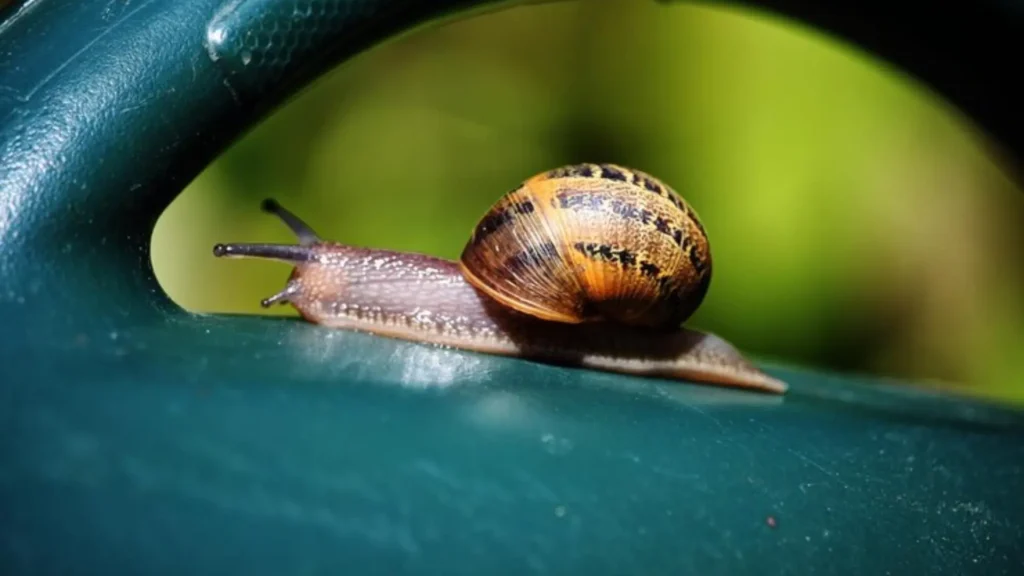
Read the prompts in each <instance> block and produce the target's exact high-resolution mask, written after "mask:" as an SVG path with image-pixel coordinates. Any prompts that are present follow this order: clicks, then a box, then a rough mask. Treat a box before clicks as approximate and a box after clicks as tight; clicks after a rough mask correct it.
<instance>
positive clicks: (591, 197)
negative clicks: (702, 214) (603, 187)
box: [551, 189, 707, 273]
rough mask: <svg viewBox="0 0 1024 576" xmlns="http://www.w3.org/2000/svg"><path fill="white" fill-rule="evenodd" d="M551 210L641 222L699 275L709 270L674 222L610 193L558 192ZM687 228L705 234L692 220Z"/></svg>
mask: <svg viewBox="0 0 1024 576" xmlns="http://www.w3.org/2000/svg"><path fill="white" fill-rule="evenodd" d="M551 204H552V207H554V208H558V209H562V210H574V211H595V212H605V213H610V214H615V215H616V216H619V217H620V218H623V219H626V220H632V221H635V222H639V223H641V224H643V225H644V226H648V227H651V228H652V229H654V230H657V231H658V232H659V233H661V234H663V235H665V236H666V237H668V238H669V239H671V240H672V242H673V243H674V244H675V245H676V246H678V247H679V248H680V249H681V250H682V251H683V254H685V255H686V257H687V258H689V260H690V263H691V265H692V266H693V267H694V269H696V270H697V272H698V273H703V271H704V270H705V269H706V268H707V262H706V261H705V258H704V257H703V256H702V255H701V253H700V250H699V248H698V247H697V246H696V244H695V242H694V240H693V238H692V237H691V236H690V235H689V234H687V231H686V230H683V229H681V228H679V227H678V226H675V225H673V223H672V219H671V218H669V217H667V216H663V215H660V214H656V213H655V212H654V211H652V210H649V209H647V208H641V207H639V206H637V205H636V204H635V203H632V202H629V200H628V199H626V198H622V197H619V196H616V195H615V194H611V193H609V192H595V191H590V190H575V189H564V190H561V191H559V192H557V193H556V194H555V196H554V198H552V200H551ZM686 222H687V224H692V225H693V226H694V227H695V228H697V229H699V230H700V231H701V234H702V235H703V234H704V229H703V227H701V226H700V222H699V221H698V220H696V219H695V218H693V217H690V218H687V219H686Z"/></svg>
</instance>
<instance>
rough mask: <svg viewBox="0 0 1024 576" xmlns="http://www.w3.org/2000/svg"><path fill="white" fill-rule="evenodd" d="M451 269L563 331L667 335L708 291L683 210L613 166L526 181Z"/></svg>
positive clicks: (568, 169)
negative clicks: (599, 327)
mask: <svg viewBox="0 0 1024 576" xmlns="http://www.w3.org/2000/svg"><path fill="white" fill-rule="evenodd" d="M460 266H461V268H462V272H463V275H464V276H465V277H466V279H467V280H468V281H469V282H470V283H471V284H473V285H474V286H475V287H477V288H478V289H479V290H482V291H483V292H484V293H486V294H487V295H489V296H490V297H492V298H494V299H495V300H497V301H499V302H501V303H503V304H504V305H506V306H508V307H511V308H513V309H516V310H518V311H520V312H523V313H525V314H529V315H532V316H536V317H538V318H542V319H545V320H552V321H558V322H568V323H580V322H588V321H601V320H606V321H613V322H620V323H624V324H631V325H637V326H650V327H676V326H678V325H679V324H680V323H682V322H683V321H685V320H686V319H687V318H689V317H690V315H691V314H693V312H694V311H695V310H696V309H697V307H698V306H699V305H700V303H701V301H702V300H703V299H704V295H705V293H706V292H707V288H708V284H709V283H710V281H711V253H710V249H709V245H708V239H707V234H706V233H705V231H704V227H703V226H702V225H701V223H700V220H699V219H698V217H697V214H696V213H695V212H694V211H693V209H692V208H691V207H690V206H689V205H688V204H687V203H686V201H685V200H683V199H682V198H681V197H680V196H679V195H678V194H677V193H676V192H675V191H674V190H672V189H671V188H669V187H668V186H666V185H665V184H664V183H662V182H661V181H659V180H658V179H656V178H654V177H653V176H651V175H649V174H645V173H644V172H641V171H639V170H633V169H629V168H625V167H623V166H617V165H614V164H575V165H571V166H564V167H561V168H556V169H554V170H550V171H547V172H544V173H541V174H538V175H536V176H533V177H532V178H530V179H528V180H526V181H525V182H523V183H522V184H521V185H520V186H519V187H518V188H516V189H514V190H512V191H511V192H508V193H507V194H505V195H504V196H503V197H502V198H501V199H499V200H498V202H496V203H495V204H494V205H493V206H492V207H491V209H490V210H489V211H488V212H487V214H486V215H484V217H483V218H482V219H481V220H480V222H479V223H478V224H477V226H476V228H475V229H474V231H473V235H472V237H471V238H470V240H469V242H468V243H467V244H466V247H465V249H464V250H463V252H462V257H461V259H460Z"/></svg>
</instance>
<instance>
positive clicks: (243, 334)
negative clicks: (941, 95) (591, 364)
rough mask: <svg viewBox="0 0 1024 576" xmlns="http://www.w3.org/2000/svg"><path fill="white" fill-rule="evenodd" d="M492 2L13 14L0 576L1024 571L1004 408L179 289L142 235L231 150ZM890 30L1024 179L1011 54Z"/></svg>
mask: <svg viewBox="0 0 1024 576" xmlns="http://www.w3.org/2000/svg"><path fill="white" fill-rule="evenodd" d="M830 5H831V4H830ZM858 5H860V4H858ZM903 5H904V6H908V5H910V4H906V3H905V4H903ZM481 6H484V5H483V4H480V3H479V2H474V1H472V0H465V1H462V2H458V1H454V0H453V1H450V2H445V1H432V2H428V1H425V0H417V1H411V0H410V1H397V0H351V1H343V0H288V1H285V0H223V1H214V0H124V1H111V0H34V1H32V2H29V3H27V4H24V6H23V7H22V8H20V9H18V10H16V11H9V12H8V13H6V14H5V16H4V17H5V20H4V21H3V23H2V24H0V318H2V319H3V322H2V323H0V366H2V371H0V425H2V427H3V428H2V431H0V433H2V434H0V438H2V449H0V457H2V465H0V511H2V513H0V567H2V569H3V572H4V573H17V574H24V573H69V572H73V573H80V574H85V573H88V574H92V573H95V574H115V573H118V574H124V573H139V574H214V573H244V574H299V573H321V572H322V573H334V574H337V573H351V572H359V573H386V574H395V573H422V574H441V573H444V574H455V573H473V574H480V573H515V574H522V573H563V574H564V573H580V574H598V573H616V574H622V573H642V574H650V573H673V574H677V573H680V572H683V571H685V570H688V569H689V570H690V571H694V572H700V573H723V574H765V573H791V574H797V573H800V574H803V573H809V574H840V573H843V574H845V573H853V572H868V573H886V572H890V573H893V574H912V573H923V574H940V573H948V574H1014V573H1016V574H1019V573H1021V569H1022V550H1021V547H1022V542H1024V499H1022V498H1021V497H1020V494H1021V493H1022V488H1024V486H1022V482H1024V481H1022V477H1024V417H1022V416H1021V415H1020V414H1017V413H1013V412H1010V411H1007V410H998V409H995V408H990V407H985V406H980V405H975V404H971V403H968V402H966V401H956V400H950V399H941V398H935V397H931V396H928V395H925V394H921V393H915V392H912V391H909V390H907V389H897V388H895V387H890V386H882V385H873V384H870V383H866V382H862V381H856V380H854V379H843V378H837V377H828V376H826V375H822V374H815V373H804V372H798V371H794V370H789V369H783V368H770V371H771V372H772V373H773V374H774V375H777V376H781V377H783V378H785V379H786V380H787V381H789V382H790V383H791V384H792V385H793V392H792V393H791V394H789V395H787V396H786V397H784V398H777V397H766V396H763V395H751V394H746V393H742V392H738V391H729V390H716V389H711V388H706V387H698V386H681V385H673V384H667V383H660V382H653V381H646V380H638V379H633V378H627V377H624V376H616V375H608V374H599V373H593V372H584V371H578V370H569V369H563V368H555V367H550V366H541V365H537V364H531V363H527V362H521V361H516V360H511V359H500V358H494V357H485V356H480V355H475V354H470V353H460V352H454V351H446V350H440V349H435V348H430V347H426V346H418V345H415V344H410V343H401V342H396V341H391V340H386V339H381V338H374V337H372V336H368V335H363V334H354V333H336V332H329V331H326V330H324V329H321V328H318V327H315V326H311V325H308V324H304V323H301V322H296V321H282V320H271V319H260V318H232V317H219V316H193V315H189V314H186V313H184V312H182V311H181V310H179V309H178V308H177V307H175V306H174V305H173V304H172V303H170V302H169V301H168V300H167V299H166V298H165V297H164V295H163V293H162V292H161V291H160V288H159V287H158V286H157V284H156V281H155V279H154V278H153V274H152V270H151V267H150V263H149V254H148V242H149V238H150V233H151V230H152V226H153V224H154V223H155V221H156V218H157V217H158V216H159V214H160V212H161V211H162V210H163V209H164V208H165V207H166V206H167V205H168V203H169V202H170V201H171V200H172V199H173V198H174V196H175V195H176V194H177V193H178V192H180V190H181V189H182V188H183V187H184V186H185V185H186V184H187V183H188V182H189V181H190V180H191V179H192V178H193V177H194V176H195V175H196V174H197V173H198V172H199V171H200V170H201V169H202V168H203V167H205V166H206V165H207V164H208V163H209V162H211V161H212V160H213V159H214V158H215V157H216V156H217V154H218V153H220V152H221V151H222V150H223V149H224V148H225V147H226V146H228V145H229V144H230V143H231V142H232V141H233V140H234V139H235V138H237V137H238V135H239V134H240V133H241V132H242V131H244V130H245V129H247V128H249V127H250V126H252V125H253V124H254V123H256V122H258V121H259V120H260V119H261V118H262V117H264V115H265V114H267V113H268V112H269V111H270V110H272V109H273V108H274V107H275V106H277V105H278V104H280V103H281V102H282V101H283V100H284V99H285V98H287V97H288V96H289V95H290V94H293V93H294V91H295V90H298V89H300V88H301V87H302V86H304V85H306V84H308V82H310V81H311V80H312V79H314V78H316V77H317V76H318V75H319V74H320V73H321V72H323V71H325V70H327V69H328V68H330V67H331V66H333V65H334V64H336V63H337V62H339V61H341V60H343V59H344V58H346V57H348V56H350V55H352V54H354V53H356V52H358V51H359V50H362V49H364V48H365V47H367V46H370V45H372V44H373V43H375V42H378V41H381V40H384V39H385V38H387V37H389V36H390V35H392V34H395V33H398V32H401V31H404V30H407V29H408V28H409V27H411V26H413V25H417V24H420V23H424V22H427V21H429V20H431V19H434V18H438V17H440V16H442V15H445V14H455V13H457V12H459V11H462V10H465V9H469V8H471V7H481ZM786 6H788V8H789V9H791V10H793V11H796V13H797V14H801V13H802V12H799V11H800V10H804V9H806V6H805V5H803V4H800V3H789V4H787V5H786ZM836 6H840V8H835V10H836V11H835V12H834V14H842V13H850V9H849V8H842V7H845V6H852V4H847V3H839V4H837V5H836ZM872 6H873V4H868V5H866V7H865V8H863V10H865V12H864V13H865V14H870V13H872V12H871V10H874V8H872ZM1015 6H1016V5H1015V4H1010V3H1005V2H1003V3H999V2H978V3H972V4H969V5H968V4H964V5H963V6H960V7H959V8H958V10H957V11H956V12H955V13H954V12H953V11H952V10H951V9H950V10H948V11H944V10H947V9H943V8H934V7H932V8H930V9H929V10H930V12H929V14H930V16H931V20H930V21H929V24H928V26H934V28H933V30H942V29H957V28H956V27H957V26H960V29H961V30H962V31H963V33H964V34H965V35H971V36H972V37H973V36H975V35H977V36H980V34H968V33H969V32H977V31H978V30H979V28H978V27H982V28H984V29H985V30H986V31H988V32H989V34H988V36H989V40H988V42H992V43H996V44H997V43H998V42H1005V41H1006V38H1007V36H1005V33H1006V32H1007V31H1008V30H1009V31H1017V32H1020V31H1021V22H1022V18H1021V12H1020V11H1019V10H1018V9H1017V8H1015ZM486 7H493V6H486ZM901 10H902V9H899V8H897V9H893V12H892V13H893V14H902V13H903V12H901ZM808 14H809V16H810V19H811V20H812V21H813V20H814V17H815V16H816V15H815V14H814V13H808ZM830 14H831V13H830ZM877 14H879V15H880V16H879V17H878V18H877V19H876V20H874V21H873V27H872V28H871V32H870V34H869V33H867V32H866V29H865V28H858V27H856V26H854V27H852V28H850V29H851V30H861V32H862V33H863V34H862V35H861V36H860V37H857V36H856V35H854V37H855V39H860V40H862V41H864V42H865V43H866V44H871V43H872V41H877V40H879V39H884V40H885V42H882V43H881V45H883V46H889V47H890V50H889V51H888V52H886V51H883V52H882V53H883V55H886V56H890V57H892V58H893V59H894V60H898V61H901V62H903V63H904V65H906V66H909V67H910V68H911V69H915V70H917V71H921V72H922V74H924V75H926V76H927V72H928V71H929V70H936V69H941V70H945V71H946V72H947V74H948V76H946V77H948V78H965V77H969V78H974V79H975V80H977V81H975V82H973V83H968V84H959V83H955V87H956V91H959V92H958V94H960V95H961V98H960V100H961V101H962V102H965V103H966V104H967V105H966V107H965V109H968V110H972V111H973V112H977V113H978V114H977V115H978V117H979V118H988V119H989V120H990V122H989V123H990V125H995V126H997V127H1001V128H1000V129H999V130H995V131H994V133H995V134H997V135H1001V136H1003V138H1002V142H1003V143H1004V144H1005V145H1006V146H1008V147H1009V149H1011V150H1013V151H1015V152H1016V153H1018V157H1019V152H1020V146H1019V144H1020V141H1019V139H1018V140H1015V138H1019V136H1020V134H1021V133H1024V131H1022V130H1020V121H1019V119H1014V118H1011V117H1009V116H1005V117H999V116H995V117H993V116H992V114H996V115H998V114H1000V112H999V110H1000V105H999V103H1001V102H1006V101H1007V100H1006V99H1007V98H1010V99H1011V100H1012V101H1018V102H1019V101H1020V98H1019V96H1020V93H1019V92H1013V91H1014V90H1016V89H1015V88H1011V87H1010V85H1003V84H1002V83H1001V82H1000V80H1001V77H999V75H998V74H995V73H993V74H988V72H987V71H990V70H991V71H997V70H1003V71H1005V70H1009V69H1010V66H1011V64H1013V63H1014V62H1016V54H1019V53H1020V52H1019V51H1018V52H1016V53H1006V54H1004V55H1002V56H1000V55H999V54H991V56H992V57H993V58H995V60H991V61H989V64H986V65H981V64H978V63H977V60H976V58H977V57H978V56H979V55H980V52H975V51H974V50H975V49H976V48H977V46H979V45H978V44H974V45H971V46H967V45H966V44H965V43H956V44H942V43H939V39H938V36H936V35H933V34H930V33H929V34H925V35H924V36H923V37H924V38H925V40H921V41H919V40H917V39H916V38H915V39H913V40H910V39H909V38H910V36H907V38H908V39H907V40H904V41H902V42H901V41H900V40H899V39H900V38H901V34H906V33H908V31H907V30H905V29H901V28H900V26H902V25H903V21H902V20H900V19H899V18H896V17H894V18H893V19H891V20H889V19H886V18H885V13H884V12H878V13H877ZM820 15H821V14H820V11H819V14H817V16H820ZM971 27H974V28H971ZM1021 37H1022V36H1021V35H1019V34H1018V35H1017V36H1016V38H1021ZM943 42H945V40H943ZM983 43H984V41H983ZM911 45H913V46H914V48H913V50H910V49H909V48H908V47H909V46H911ZM893 47H895V48H893ZM961 49H962V50H963V52H962V54H963V58H962V59H956V58H938V57H937V58H936V59H932V58H929V57H928V56H927V55H928V54H938V55H948V54H950V53H956V52H957V51H958V50H961ZM919 55H923V56H919ZM1000 58H1002V60H1000ZM992 62H995V63H996V64H998V63H999V62H1002V64H1003V65H1004V67H1003V68H999V67H997V66H995V64H992ZM915 63H916V65H918V67H917V68H915ZM937 63H939V64H937ZM938 84H939V85H941V82H938ZM963 94H967V96H966V97H962V95H963ZM972 102H974V103H975V106H974V107H973V108H971V106H970V105H971V103H972ZM977 103H981V104H977ZM988 103H992V106H991V107H989V106H987V104H988ZM993 119H994V120H996V121H995V122H994V123H993V122H991V120H993Z"/></svg>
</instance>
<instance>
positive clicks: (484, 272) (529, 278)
mask: <svg viewBox="0 0 1024 576" xmlns="http://www.w3.org/2000/svg"><path fill="white" fill-rule="evenodd" d="M560 241H561V240H560V238H559V237H558V236H557V235H555V234H554V232H553V227H552V226H551V224H550V223H549V222H548V221H547V218H545V216H544V214H543V213H541V211H540V210H538V209H537V206H536V201H535V199H534V198H533V197H532V194H531V192H530V190H529V189H528V188H527V187H525V186H520V187H519V188H517V189H515V190H513V191H512V192H510V193H508V194H506V195H505V196H504V197H503V198H502V199H501V200H500V201H499V202H498V203H497V204H496V205H495V206H494V207H493V208H492V209H491V211H490V212H489V213H488V214H487V215H486V216H484V218H483V219H481V221H480V223H479V224H478V225H477V227H476V229H475V230H474V233H473V236H472V238H471V241H470V243H469V244H468V245H467V248H466V250H465V251H464V252H463V261H464V262H465V263H466V265H467V266H468V268H469V269H470V270H472V271H473V273H474V274H475V275H476V276H477V277H478V278H479V279H480V280H482V281H483V282H484V283H485V284H486V285H487V287H488V288H489V289H491V290H493V291H494V292H496V293H497V294H498V295H501V296H504V297H505V298H507V299H508V300H511V301H516V302H522V303H524V304H528V305H530V306H533V307H536V308H540V309H543V310H549V311H553V312H558V313H560V314H564V315H568V316H574V315H576V314H578V310H576V309H575V308H574V307H573V305H574V303H575V300H574V299H573V298H571V297H567V294H569V293H570V292H571V290H572V289H573V287H574V286H575V287H576V288H575V289H576V290H577V291H579V284H578V282H577V281H576V279H575V277H573V276H572V273H573V271H572V270H571V269H569V268H567V267H565V266H564V265H563V264H562V256H561V254H560V252H559V248H560V246H559V244H560Z"/></svg>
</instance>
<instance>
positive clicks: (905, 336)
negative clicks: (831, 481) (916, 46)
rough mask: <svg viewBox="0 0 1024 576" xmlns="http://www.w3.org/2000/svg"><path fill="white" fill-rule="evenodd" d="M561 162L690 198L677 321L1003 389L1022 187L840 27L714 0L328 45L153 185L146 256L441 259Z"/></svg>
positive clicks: (241, 288)
mask: <svg viewBox="0 0 1024 576" xmlns="http://www.w3.org/2000/svg"><path fill="white" fill-rule="evenodd" d="M578 161H609V162H617V163H621V164H625V165H629V166H633V167H636V168H640V169H642V170H645V171H648V172H651V173H653V174H655V175H656V176H658V177H660V178H661V179H663V180H665V181H666V182H668V183H669V184H670V185H672V186H673V187H674V188H676V190H678V191H679V192H680V193H681V194H682V195H683V196H684V197H685V198H687V199H688V200H689V201H690V202H691V203H692V204H693V205H694V206H695V208H696V209H697V211H698V213H699V214H700V216H701V218H702V220H703V222H704V224H705V225H706V227H707V229H708V233H709V234H710V237H711V246H712V251H713V255H714V261H715V269H714V279H713V281H712V285H711V291H710V294H709V295H708V297H707V299H706V301H705V304H704V305H703V306H702V308H701V309H700V310H699V311H698V313H697V315H696V316H695V317H694V318H693V320H692V321H691V322H690V324H691V325H693V326H695V327H698V328H703V329H707V330H712V331H715V332H717V333H719V334H721V335H723V336H724V337H726V338H727V339H729V340H731V341H733V342H734V343H736V344H737V345H739V346H740V347H741V348H743V349H744V350H745V351H747V352H749V353H750V354H751V355H752V356H755V357H757V358H761V359H766V360H773V361H782V362H787V363H792V364H798V365H805V366H814V367H819V368H822V369H826V370H833V371H840V372H854V373H866V374H872V375H880V376H892V377H899V378H907V379H914V380H917V381H919V382H921V381H924V382H929V383H931V384H935V385H940V386H952V387H956V388H957V389H959V390H961V391H963V392H967V393H972V394H980V395H984V396H988V397H994V398H999V399H1002V400H1005V401H1011V402H1020V403H1024V356H1022V354H1021V352H1022V351H1024V194H1022V193H1021V191H1020V190H1019V189H1017V188H1016V187H1015V183H1014V182H1013V181H1012V180H1011V179H1010V178H1009V177H1008V175H1007V172H1006V171H1005V169H1004V168H1003V167H1002V166H1001V165H1000V164H999V162H998V161H997V160H996V159H995V157H994V156H993V155H992V154H991V150H989V149H988V145H987V144H986V141H985V139H984V137H983V136H982V135H980V134H978V133H977V132H976V131H975V130H974V129H973V128H972V127H971V125H970V124H969V123H968V122H966V121H965V120H964V119H963V118H962V117H961V116H960V115H959V114H958V112H957V111H956V110H953V109H951V108H949V107H948V106H946V105H945V104H944V103H943V102H941V101H940V100H939V99H937V98H936V97H935V96H934V95H932V94H930V93H929V92H928V91H926V90H925V89H923V88H922V87H921V86H920V85H918V84H917V83H915V82H914V81H912V80H910V79H908V78H905V77H903V76H901V75H900V74H899V73H898V72H896V71H894V70H892V69H891V68H889V67H887V66H885V65H884V64H882V63H880V62H878V61H876V60H874V59H873V58H871V57H868V56H866V55H864V54H863V53H861V52H859V51H857V50H854V49H852V48H851V47H849V46H847V45H844V44H842V43H838V42H836V41H834V40H831V39H829V38H826V37H823V36H821V35H819V34H817V33H814V32H812V31H809V30H808V29H806V28H804V27H801V26H796V25H794V24H793V23H791V22H787V21H784V20H779V19H776V18H773V17H768V16H766V15H764V14H760V13H752V12H748V11H743V10H740V9H736V8H730V7H726V6H707V5H698V4H689V3H679V4H670V5H664V4H657V3H654V2H650V1H637V0H621V1H601V2H559V3H553V4H538V5H528V6H524V7H521V8H514V9H509V10H503V11H499V12H495V13H490V14H486V15H482V16H477V17H474V18H471V19H465V20H460V21H457V22H454V23H450V24H447V25H445V26H442V27H435V28H429V29H426V30H420V31H417V32H416V33H413V34H408V35H405V36H404V37H402V38H400V39H397V40H395V41H392V42H389V43H387V44H386V45H383V46H379V47H377V48H375V49H373V50H370V51H368V52H366V53H364V54H362V55H360V56H359V57H357V58H355V59H353V60H351V61H350V62H347V63H345V64H344V65H343V66H341V67H339V68H338V69H337V70H335V71H333V72H332V73H331V74H329V75H328V76H326V77H324V78H322V79H321V80H320V81H319V82H317V83H316V84H315V85H314V86H313V87H311V88H310V89H308V90H306V91H305V92H304V93H302V94H301V95H300V96H299V97H297V98H295V99H294V100H292V101H291V102H290V103H288V104H287V105H286V106H285V107H283V108H281V109H280V110H279V111H278V112H276V113H275V114H274V115H273V116H272V117H271V118H269V119H268V120H267V121H266V122H264V123H263V124H261V125H260V126H259V127H257V128H256V129H255V130H254V131H253V132H251V133H250V134H248V135H247V136H246V137H245V138H244V139H243V140H242V141H240V142H238V143H237V145H235V146H234V147H233V148H232V149H231V150H230V151H229V152H228V153H226V154H225V155H224V156H223V157H222V158H220V159H219V160H218V161H217V162H216V163H215V164H213V165H211V166H210V167H209V168H208V169H207V170H206V171H205V172H204V173H203V174H202V175H201V176H200V177H199V178H198V179H197V180H196V181H195V182H193V183H192V185H191V186H189V188H188V189H187V190H185V192H184V193H183V194H182V195H181V196H180V197H179V198H178V199H177V200H176V201H175V202H174V203H173V205H172V206H170V208H169V209H168V210H167V212H166V213H165V214H164V216H163V217H162V218H161V220H160V222H159V224H158V226H157V228H156V230H155V233H154V237H153V259H154V266H155V268H156V272H157V276H158V278H159V280H160V282H161V283H162V285H163V286H164V288H165V289H166V290H167V292H168V294H169V295H170V296H171V298H173V299H174V300H175V301H176V302H178V303H179V304H180V305H182V306H183V307H185V308H187V309H190V310H193V311H197V312H244V313H258V314H291V313H292V312H291V309H290V308H283V307H282V308H278V309H274V310H271V311H265V310H262V309H261V308H259V304H258V302H259V300H260V298H262V297H265V296H267V295H269V294H272V293H274V292H276V291H277V290H278V289H279V288H280V287H281V286H283V283H284V281H285V280H286V278H287V275H288V273H289V269H288V267H287V266H286V265H283V264H278V263H272V262H253V261H244V262H242V261H223V260H217V259H215V258H214V257H213V256H212V255H211V251H210V249H211V246H212V245H213V244H214V243H216V242H223V241H270V242H292V241H293V238H292V237H291V235H290V234H289V233H288V231H287V230H286V229H285V228H284V226H282V225H281V224H280V223H279V222H278V221H277V220H275V219H274V218H271V217H269V216H267V215H264V214H262V213H261V212H260V211H259V202H260V200H261V199H263V198H264V197H268V196H273V197H275V198H277V199H279V200H280V201H281V202H282V203H283V204H284V205H285V206H287V207H289V208H291V209H292V210H293V211H294V212H296V213H297V214H299V215H300V216H301V217H303V218H304V219H306V220H307V221H308V222H309V223H310V224H311V225H312V226H313V227H314V228H315V229H316V230H317V231H318V232H320V234H321V236H324V237H327V238H331V239H335V240H339V241H343V242H348V243H355V244H362V245H370V246H376V247H382V248H391V249H400V250H411V251H420V252H427V253H431V254H435V255H440V256H444V257H449V258H456V257H458V254H459V252H460V251H461V248H462V245H463V243H464V242H465V240H466V239H467V238H468V234H469V231H470V230H471V228H472V227H473V225H474V224H475V223H476V220H477V219H478V218H479V217H480V216H481V215H482V214H483V213H484V211H485V210H486V209H487V208H488V206H489V205H490V204H491V203H492V202H494V201H495V200H496V199H497V198H498V197H499V196H500V195H501V194H502V193H504V192H505V191H506V190H508V189H510V188H512V187H513V186H514V185H515V184H517V183H518V182H519V181H521V180H523V179H525V178H526V177H528V176H530V175H532V174H534V173H537V172H540V171H543V170H546V169H549V168H553V167H556V166H559V165H562V164H567V163H571V162H578Z"/></svg>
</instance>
